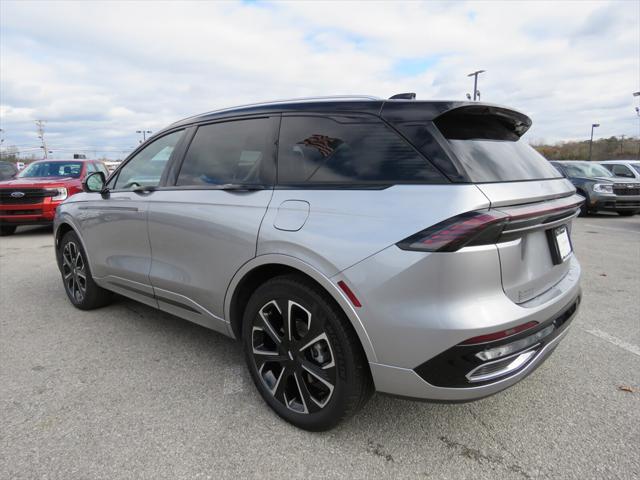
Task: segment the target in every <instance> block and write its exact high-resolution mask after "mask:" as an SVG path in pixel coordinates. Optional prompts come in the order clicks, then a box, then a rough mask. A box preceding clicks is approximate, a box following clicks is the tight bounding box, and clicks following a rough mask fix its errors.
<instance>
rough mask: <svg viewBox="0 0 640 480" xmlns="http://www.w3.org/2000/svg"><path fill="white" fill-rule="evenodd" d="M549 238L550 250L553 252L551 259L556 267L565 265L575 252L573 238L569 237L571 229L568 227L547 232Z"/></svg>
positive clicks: (561, 226) (560, 227)
mask: <svg viewBox="0 0 640 480" xmlns="http://www.w3.org/2000/svg"><path fill="white" fill-rule="evenodd" d="M547 238H548V240H549V249H550V250H551V258H552V260H553V264H554V265H560V264H561V263H563V262H564V261H565V260H566V259H567V258H569V256H571V252H573V246H572V245H571V238H570V237H569V229H568V228H567V226H566V225H560V226H559V227H556V228H552V229H551V230H547Z"/></svg>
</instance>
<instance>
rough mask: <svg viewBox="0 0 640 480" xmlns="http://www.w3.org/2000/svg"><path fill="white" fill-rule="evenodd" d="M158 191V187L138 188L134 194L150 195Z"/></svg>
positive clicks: (134, 190)
mask: <svg viewBox="0 0 640 480" xmlns="http://www.w3.org/2000/svg"><path fill="white" fill-rule="evenodd" d="M155 191H156V187H152V186H148V187H138V188H134V189H133V192H134V193H137V194H138V195H149V194H151V193H153V192H155Z"/></svg>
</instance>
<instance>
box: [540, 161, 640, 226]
mask: <svg viewBox="0 0 640 480" xmlns="http://www.w3.org/2000/svg"><path fill="white" fill-rule="evenodd" d="M551 164H552V165H553V166H555V167H556V168H557V169H558V170H559V171H560V172H561V173H562V174H563V175H564V176H565V177H566V178H568V179H569V180H571V183H573V184H574V185H575V187H576V189H577V191H578V193H579V194H580V195H582V196H583V197H585V199H586V201H585V203H584V205H583V206H582V209H581V214H582V215H589V214H592V213H596V212H600V211H604V212H616V213H617V214H618V215H622V216H631V215H634V214H636V213H638V212H640V182H637V181H634V180H629V179H626V178H620V177H616V176H614V175H613V174H612V173H611V172H610V171H609V170H607V169H606V168H605V167H603V166H602V165H600V164H598V163H596V162H583V161H570V160H568V161H552V162H551Z"/></svg>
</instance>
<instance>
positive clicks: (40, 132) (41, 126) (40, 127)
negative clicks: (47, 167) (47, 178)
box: [36, 120, 49, 159]
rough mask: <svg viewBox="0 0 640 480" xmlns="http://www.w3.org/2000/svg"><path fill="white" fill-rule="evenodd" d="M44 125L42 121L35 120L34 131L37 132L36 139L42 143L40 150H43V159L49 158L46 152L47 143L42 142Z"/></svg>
mask: <svg viewBox="0 0 640 480" xmlns="http://www.w3.org/2000/svg"><path fill="white" fill-rule="evenodd" d="M44 124H45V122H44V121H43V120H36V129H37V132H38V138H39V139H40V140H41V141H42V146H41V147H40V148H42V149H43V150H44V158H45V159H47V158H49V151H48V150H47V143H46V142H45V140H44Z"/></svg>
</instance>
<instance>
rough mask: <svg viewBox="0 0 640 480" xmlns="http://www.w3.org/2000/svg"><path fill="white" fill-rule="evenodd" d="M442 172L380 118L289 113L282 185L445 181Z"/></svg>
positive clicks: (280, 171)
mask: <svg viewBox="0 0 640 480" xmlns="http://www.w3.org/2000/svg"><path fill="white" fill-rule="evenodd" d="M444 181H445V180H444V177H443V176H442V174H441V173H440V172H439V171H438V170H436V168H435V167H434V166H433V165H431V164H430V163H429V162H428V161H427V160H426V159H425V158H424V157H423V156H422V155H421V154H420V153H418V152H417V151H416V150H415V149H414V148H412V147H411V146H410V145H409V144H408V143H407V142H406V141H405V140H404V139H403V138H402V137H400V136H399V135H398V134H397V133H396V132H394V131H393V130H392V129H391V128H389V127H388V126H387V125H385V124H384V123H383V122H382V121H381V120H380V119H378V118H376V117H370V116H364V115H361V116H357V115H353V116H350V115H349V116H347V115H344V116H340V115H334V116H331V117H319V116H285V117H283V118H282V124H281V127H280V141H279V150H278V183H279V184H295V185H297V184H316V185H318V184H325V185H331V184H349V185H360V184H364V185H366V184H389V183H442V182H444Z"/></svg>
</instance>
